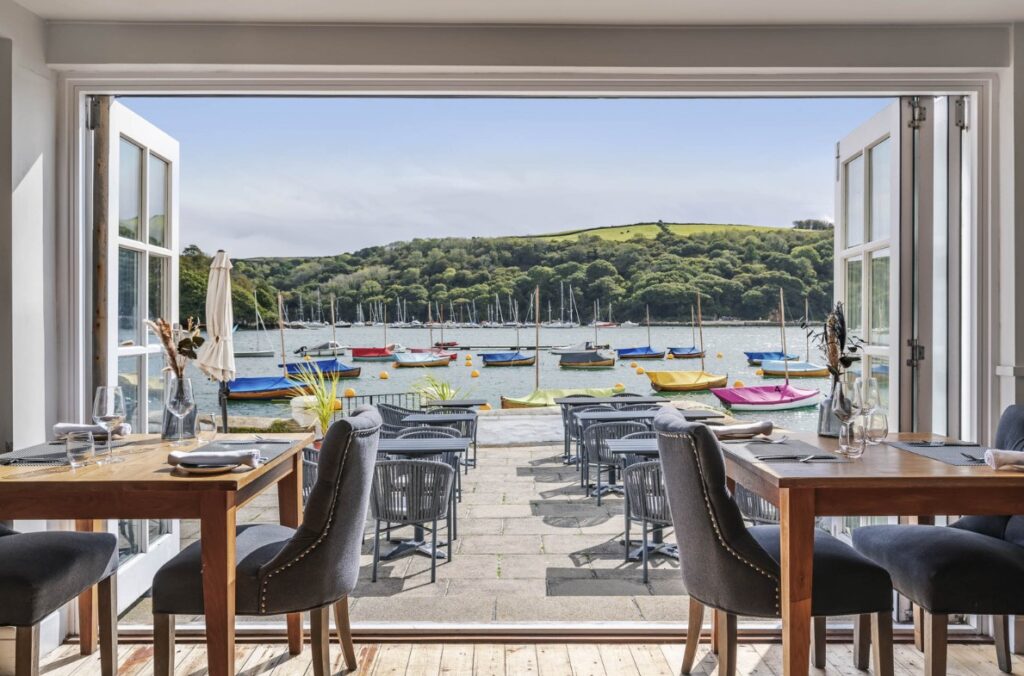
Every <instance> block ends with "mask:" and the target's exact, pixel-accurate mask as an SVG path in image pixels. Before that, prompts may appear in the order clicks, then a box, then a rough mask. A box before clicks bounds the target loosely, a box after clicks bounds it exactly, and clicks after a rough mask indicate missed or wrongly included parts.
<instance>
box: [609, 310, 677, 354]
mask: <svg viewBox="0 0 1024 676" xmlns="http://www.w3.org/2000/svg"><path fill="white" fill-rule="evenodd" d="M645 312H646V315H647V345H645V346H643V347H624V348H621V349H618V350H616V352H617V353H618V355H619V359H664V358H665V350H655V349H654V348H653V347H651V310H650V308H649V307H645Z"/></svg>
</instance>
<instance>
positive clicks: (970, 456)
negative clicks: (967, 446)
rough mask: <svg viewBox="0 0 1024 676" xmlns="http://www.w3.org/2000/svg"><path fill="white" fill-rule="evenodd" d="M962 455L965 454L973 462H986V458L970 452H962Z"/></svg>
mask: <svg viewBox="0 0 1024 676" xmlns="http://www.w3.org/2000/svg"><path fill="white" fill-rule="evenodd" d="M960 455H962V456H964V457H965V458H967V459H968V460H970V461H971V462H977V463H984V462H985V459H984V458H979V457H977V456H974V455H971V454H970V453H961V454H960Z"/></svg>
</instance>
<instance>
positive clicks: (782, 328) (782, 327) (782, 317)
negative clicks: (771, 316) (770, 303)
mask: <svg viewBox="0 0 1024 676" xmlns="http://www.w3.org/2000/svg"><path fill="white" fill-rule="evenodd" d="M779 332H780V333H781V334H782V367H783V368H784V369H785V373H786V385H789V360H788V359H786V304H785V303H784V302H783V300H782V287H781V286H780V287H779Z"/></svg>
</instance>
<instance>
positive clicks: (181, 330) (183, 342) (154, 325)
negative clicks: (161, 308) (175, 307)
mask: <svg viewBox="0 0 1024 676" xmlns="http://www.w3.org/2000/svg"><path fill="white" fill-rule="evenodd" d="M146 325H147V326H148V327H149V328H150V329H151V330H152V331H153V333H154V334H156V337H157V338H159V339H160V344H161V345H162V346H163V348H164V357H165V358H166V361H167V366H165V367H164V370H165V371H170V372H171V373H173V374H174V376H175V377H176V378H178V380H181V379H183V378H184V377H185V367H186V366H187V365H188V362H189V361H191V360H194V359H195V358H196V357H197V356H198V355H197V354H196V350H198V349H199V348H200V347H202V345H203V342H204V340H203V337H202V336H201V335H200V331H199V323H198V322H196V321H195V320H194V319H193V318H192V317H189V318H188V322H187V323H186V324H185V326H183V327H182V326H177V327H175V326H173V325H171V324H169V323H168V322H167V321H166V320H164V319H162V318H160V317H157V318H156V319H154V320H149V319H147V320H146Z"/></svg>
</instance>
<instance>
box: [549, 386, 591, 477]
mask: <svg viewBox="0 0 1024 676" xmlns="http://www.w3.org/2000/svg"><path fill="white" fill-rule="evenodd" d="M573 396H574V397H576V398H579V399H594V398H595V397H594V395H592V394H576V395H573ZM558 408H559V412H560V413H561V414H562V430H563V432H564V433H565V449H564V452H563V453H562V460H563V461H564V462H565V463H569V461H570V460H571V456H572V453H571V451H570V449H571V448H572V444H573V443H574V442H575V441H576V436H575V435H576V420H575V418H573V411H574V409H575V408H576V407H575V406H569V405H567V404H562V405H561V406H559V407H558Z"/></svg>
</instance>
